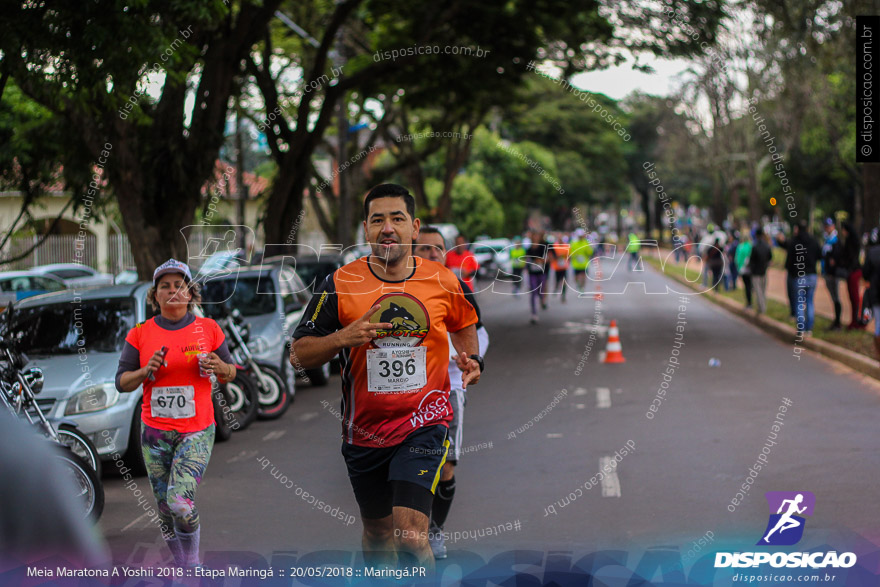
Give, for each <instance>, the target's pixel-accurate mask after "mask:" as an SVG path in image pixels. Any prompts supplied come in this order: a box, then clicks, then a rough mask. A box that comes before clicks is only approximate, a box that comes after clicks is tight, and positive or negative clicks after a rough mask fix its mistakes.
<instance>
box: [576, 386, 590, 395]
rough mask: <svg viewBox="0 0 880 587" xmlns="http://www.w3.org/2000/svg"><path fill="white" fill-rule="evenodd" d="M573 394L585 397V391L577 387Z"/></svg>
mask: <svg viewBox="0 0 880 587" xmlns="http://www.w3.org/2000/svg"><path fill="white" fill-rule="evenodd" d="M574 394H575V395H587V390H586V389H584V388H583V387H578V388H577V389H575V390H574Z"/></svg>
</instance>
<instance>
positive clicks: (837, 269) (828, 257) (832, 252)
mask: <svg viewBox="0 0 880 587" xmlns="http://www.w3.org/2000/svg"><path fill="white" fill-rule="evenodd" d="M842 260H843V246H842V245H841V243H840V237H839V236H838V234H837V228H836V227H835V224H834V219H833V218H826V219H825V244H823V245H822V275H823V276H824V278H825V285H826V286H827V287H828V294H829V295H830V296H831V302H832V303H833V304H834V323H833V324H832V325H831V328H830V329H829V330H840V312H841V309H842V306H841V304H840V280H841V278H846V275H845V273H846V270H845V269H844V268H843V267H842V266H841V262H842Z"/></svg>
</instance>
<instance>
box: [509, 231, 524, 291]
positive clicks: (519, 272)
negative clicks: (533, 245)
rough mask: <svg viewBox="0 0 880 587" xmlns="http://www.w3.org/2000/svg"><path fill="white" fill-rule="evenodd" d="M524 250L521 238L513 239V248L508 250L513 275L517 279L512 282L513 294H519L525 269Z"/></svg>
mask: <svg viewBox="0 0 880 587" xmlns="http://www.w3.org/2000/svg"><path fill="white" fill-rule="evenodd" d="M525 254H526V249H525V247H524V246H523V243H522V238H520V237H518V236H517V237H514V239H513V247H512V248H511V249H510V261H511V264H512V266H513V274H514V275H515V276H516V277H517V279H516V280H514V282H513V293H515V294H516V293H519V288H520V286H521V285H522V284H523V274H524V273H523V272H524V270H525V268H526V262H525V259H523V257H524V256H525Z"/></svg>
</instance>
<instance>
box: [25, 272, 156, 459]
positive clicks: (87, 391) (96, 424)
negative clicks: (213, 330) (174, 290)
mask: <svg viewBox="0 0 880 587" xmlns="http://www.w3.org/2000/svg"><path fill="white" fill-rule="evenodd" d="M149 286H150V284H149V283H138V284H135V285H116V286H110V287H101V288H95V289H87V290H82V291H78V292H74V290H66V291H63V292H58V293H49V294H44V295H40V296H35V297H31V298H28V299H26V300H24V301H22V302H20V303H18V304H16V305H15V309H14V314H13V326H12V327H11V335H12V336H14V337H15V339H16V346H17V347H18V348H19V349H20V350H21V351H22V352H24V353H25V354H27V356H28V358H29V359H30V363H29V364H28V365H27V366H28V367H40V368H41V369H42V370H43V375H44V377H45V382H44V384H43V391H42V392H41V393H40V395H39V396H38V399H37V403H38V404H39V405H40V408H41V409H42V410H43V413H44V414H45V415H46V416H47V417H49V418H67V419H70V420H73V421H74V422H75V423H76V425H77V426H78V427H79V429H80V431H82V432H83V433H85V434H87V435H88V437H89V439H90V440H91V441H92V442H93V443H94V444H95V446H96V447H97V449H98V453H99V454H100V455H101V458H102V460H107V459H109V458H111V457H112V455H113V453H115V452H118V453H119V454H121V455H123V459H124V460H125V461H126V465H127V466H129V467H131V468H132V469H136V468H139V467H140V463H141V462H142V461H141V459H142V457H141V455H140V443H139V442H138V441H137V440H136V439H137V438H138V436H139V434H140V409H141V397H142V395H143V390H142V389H141V388H138V389H137V390H135V391H133V392H131V393H119V392H117V391H116V385H115V383H114V380H115V378H116V368H117V366H118V364H119V356H120V353H121V352H122V348H123V344H124V342H125V336H126V335H127V334H128V331H129V330H130V329H131V328H132V327H133V326H134V325H135V324H137V323H138V322H142V321H144V320H146V319H147V318H149V317H150V316H152V315H153V312H152V309H151V308H150V307H149V305H148V304H147V301H146V294H147V290H148V289H149ZM126 455H127V457H126Z"/></svg>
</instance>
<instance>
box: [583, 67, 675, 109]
mask: <svg viewBox="0 0 880 587" xmlns="http://www.w3.org/2000/svg"><path fill="white" fill-rule="evenodd" d="M643 61H644V62H645V63H647V64H649V65H651V66H653V67H654V69H655V70H656V71H655V73H653V74H646V73H643V72H641V71H638V70H634V69H633V68H632V64H630V63H625V64H623V65H620V66H618V67H612V68H610V69H606V70H603V71H591V72H589V73H582V74H579V75H576V76H574V77H573V78H572V84H573V85H575V86H577V87H578V88H580V89H582V90H587V91H590V92H599V93H602V94H605V95H606V96H608V97H609V98H613V99H615V100H620V99H622V98H624V97H626V96H627V95H629V94H630V92H632V91H634V90H641V91H643V92H645V93H648V94H654V95H656V96H668V95H669V94H671V93H673V92H674V91H675V89H676V88H677V87H678V85H680V83H681V81H680V79H678V78H677V77H676V76H677V75H678V74H680V73H681V72H682V71H684V70H685V69H687V67H688V64H689V63H690V62H689V61H688V60H686V59H675V60H658V59H656V58H654V57H648V58H643Z"/></svg>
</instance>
